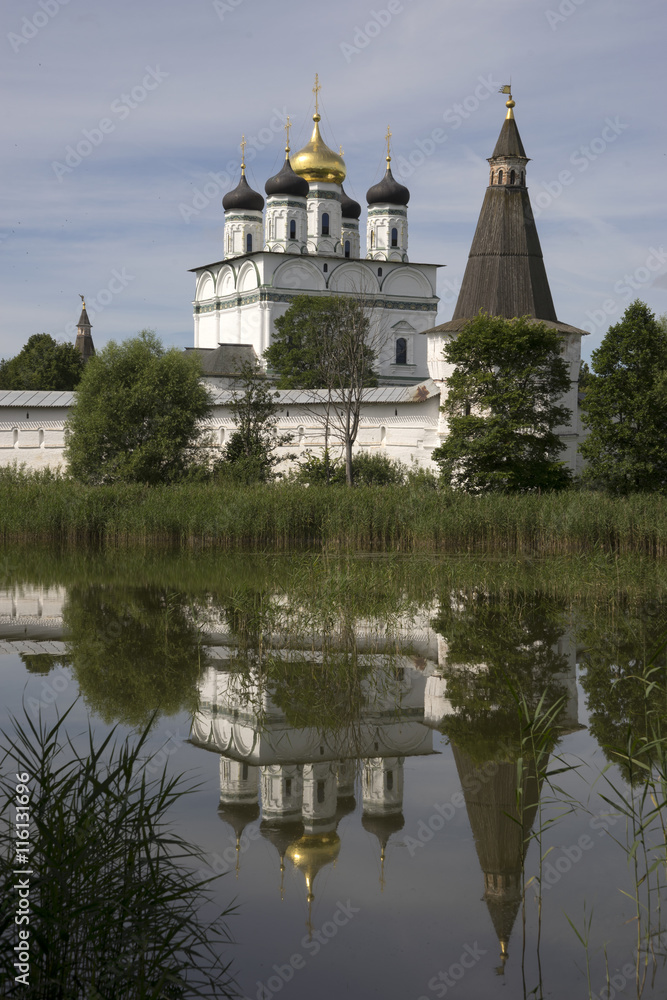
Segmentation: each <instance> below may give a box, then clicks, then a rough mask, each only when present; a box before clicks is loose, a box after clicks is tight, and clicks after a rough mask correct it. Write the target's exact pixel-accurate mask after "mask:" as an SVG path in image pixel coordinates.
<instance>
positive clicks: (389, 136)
mask: <svg viewBox="0 0 667 1000" xmlns="http://www.w3.org/2000/svg"><path fill="white" fill-rule="evenodd" d="M391 136H392V131H391V129H390V127H389V126H388V125H387V134H386V136H385V139H386V140H387V162H389V160H391Z"/></svg>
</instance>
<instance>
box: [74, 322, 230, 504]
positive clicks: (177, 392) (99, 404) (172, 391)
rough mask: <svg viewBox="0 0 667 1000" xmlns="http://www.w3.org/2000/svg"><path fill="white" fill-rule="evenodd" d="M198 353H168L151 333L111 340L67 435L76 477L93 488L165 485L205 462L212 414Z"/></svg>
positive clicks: (91, 369) (86, 378) (92, 367)
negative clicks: (205, 424) (205, 433)
mask: <svg viewBox="0 0 667 1000" xmlns="http://www.w3.org/2000/svg"><path fill="white" fill-rule="evenodd" d="M200 376H201V368H200V362H199V358H198V357H197V356H196V355H195V353H194V352H192V353H190V352H188V353H185V352H183V351H177V350H176V349H175V348H171V349H170V350H165V348H164V347H163V346H162V344H161V342H160V341H159V340H158V338H157V337H156V336H155V334H154V333H153V332H152V331H150V330H143V331H142V332H141V333H140V334H139V336H137V337H133V338H131V339H129V340H126V341H124V342H123V343H122V344H120V345H119V344H117V343H115V341H111V342H110V343H108V344H107V345H106V347H105V348H104V349H103V350H102V351H101V352H100V353H99V354H96V355H95V356H94V357H92V358H91V359H90V360H89V362H88V364H87V365H86V368H85V371H84V374H83V378H82V379H81V383H80V385H79V389H78V391H77V395H76V402H75V405H74V407H73V408H72V411H71V412H70V416H69V419H68V421H67V426H66V430H65V445H66V447H65V456H66V458H67V461H68V463H69V469H70V472H71V474H72V475H73V476H74V477H75V478H76V479H80V480H82V481H83V482H87V483H110V482H118V481H127V482H141V483H149V484H155V483H161V482H170V481H174V480H177V479H179V478H181V477H183V476H184V475H186V474H187V473H188V472H189V471H191V470H192V469H193V468H194V467H196V466H198V465H200V466H201V465H202V463H205V461H206V458H207V456H206V453H205V452H204V453H202V448H201V445H202V444H203V443H204V439H203V437H202V432H201V426H200V424H201V421H202V420H203V419H204V418H205V417H207V416H208V415H209V414H210V412H211V404H210V399H209V395H208V392H207V390H206V387H205V386H204V385H203V384H202V383H201V381H200Z"/></svg>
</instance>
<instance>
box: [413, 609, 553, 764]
mask: <svg viewBox="0 0 667 1000" xmlns="http://www.w3.org/2000/svg"><path fill="white" fill-rule="evenodd" d="M564 611H565V609H564V606H563V605H562V604H560V603H559V602H557V601H554V600H553V599H546V598H545V597H544V596H543V595H541V594H515V595H509V596H507V595H500V594H493V593H491V594H489V593H485V592H481V591H472V592H468V593H452V595H451V596H449V597H448V599H447V600H445V601H443V602H442V603H441V605H440V610H439V612H438V614H437V616H436V617H435V618H434V619H433V622H432V624H433V628H435V629H436V631H438V632H439V633H440V634H441V635H442V636H443V637H444V639H445V641H446V643H447V662H446V663H445V664H441V665H440V672H441V673H442V675H443V676H444V677H445V678H446V680H447V698H448V699H449V701H450V702H451V705H452V708H453V709H454V714H453V715H450V716H446V717H445V719H444V720H443V722H442V726H441V728H442V731H443V732H445V733H446V735H448V736H449V737H450V738H451V740H452V741H453V742H455V743H457V744H458V746H460V747H462V748H464V749H465V750H466V752H468V753H469V754H471V756H472V757H473V758H474V759H476V760H478V761H484V760H489V759H493V758H495V757H496V756H498V755H501V756H503V755H504V756H505V757H507V755H508V754H509V755H510V756H512V752H513V751H512V747H515V748H516V749H517V750H518V749H519V747H520V733H521V725H520V715H519V709H518V703H517V699H518V698H521V697H523V698H525V700H526V703H527V705H528V706H529V707H531V708H534V707H535V706H536V705H537V704H538V702H539V701H540V698H542V696H543V695H544V696H545V704H546V705H547V706H550V705H553V704H554V703H555V702H556V701H558V699H559V698H563V697H564V695H565V692H566V689H565V686H564V684H563V675H564V674H565V672H566V671H567V669H568V660H567V657H566V655H565V654H564V653H563V652H562V639H563V635H564V632H565V625H564V622H563V618H564ZM564 708H565V704H563V709H564Z"/></svg>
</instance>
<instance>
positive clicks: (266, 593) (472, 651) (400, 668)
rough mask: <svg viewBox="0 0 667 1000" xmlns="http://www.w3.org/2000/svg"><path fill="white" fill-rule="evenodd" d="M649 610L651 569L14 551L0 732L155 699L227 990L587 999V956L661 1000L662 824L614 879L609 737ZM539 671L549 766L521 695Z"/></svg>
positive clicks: (630, 683) (615, 775) (657, 696)
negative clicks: (224, 932)
mask: <svg viewBox="0 0 667 1000" xmlns="http://www.w3.org/2000/svg"><path fill="white" fill-rule="evenodd" d="M638 566H639V568H638ZM654 572H655V579H654V578H653V575H652V574H653V573H654ZM578 574H581V575H582V577H583V576H586V580H585V581H584V582H582V585H581V586H580V587H578V586H577V582H576V577H577V575H578ZM659 576H660V579H658V577H659ZM666 629H667V601H666V600H665V593H664V580H663V579H662V576H661V571H659V570H658V569H657V568H656V569H655V571H654V570H653V569H652V568H651V566H650V564H641V565H639V564H636V563H633V564H632V565H631V564H627V565H625V566H619V564H613V565H609V566H608V565H603V564H601V565H600V567H599V571H596V573H593V574H592V576H591V574H590V567H589V566H588V567H585V568H584V567H583V565H581V564H580V565H579V566H578V567H577V565H576V564H568V563H566V562H563V561H559V562H557V561H551V562H543V563H536V564H534V565H533V564H531V565H530V566H528V567H521V566H517V564H516V563H507V564H504V563H491V562H489V563H487V564H484V563H482V562H479V561H478V564H477V566H474V565H472V564H470V563H468V562H467V561H465V560H461V561H460V562H459V563H458V564H457V563H456V562H452V561H450V562H449V563H444V562H443V563H438V562H437V560H426V561H424V560H418V559H415V560H410V559H405V558H404V559H402V560H400V561H396V560H392V559H382V558H377V559H373V558H368V557H365V558H359V559H357V560H355V559H345V560H336V559H325V558H322V557H318V556H315V555H312V556H309V555H299V556H292V557H290V556H282V557H277V556H267V557H261V556H249V555H241V556H239V555H236V556H233V555H229V554H218V555H216V556H212V555H211V554H210V553H209V554H207V555H206V556H203V555H202V556H201V557H199V556H197V555H196V554H189V555H187V556H178V555H169V554H166V555H165V554H162V555H161V554H151V553H148V554H134V555H133V556H129V555H125V556H124V555H123V554H122V553H116V554H110V555H108V556H105V555H103V554H94V553H91V554H90V555H89V556H87V555H86V554H81V555H79V556H77V557H74V556H73V555H72V554H69V555H68V554H65V555H60V556H59V555H57V554H51V555H49V556H48V557H47V556H46V555H44V554H39V553H35V552H30V553H28V554H25V553H19V552H16V553H13V554H12V553H10V555H9V556H8V557H7V559H6V562H5V572H4V579H3V581H2V586H1V587H0V671H1V677H2V693H3V697H2V709H1V712H0V726H1V727H2V728H4V729H6V728H7V724H8V722H9V717H10V715H12V714H16V715H20V713H21V705H22V702H23V704H24V705H25V707H26V711H27V713H28V714H29V715H31V716H32V717H34V716H36V714H37V712H38V711H39V710H40V709H41V711H42V712H43V713H44V714H45V716H46V717H47V718H49V717H50V714H51V715H53V716H55V713H56V711H57V712H59V713H61V714H62V712H63V711H64V710H65V709H66V708H67V707H68V706H70V705H71V704H73V703H75V704H74V708H73V710H72V713H71V715H70V717H69V720H68V726H67V729H68V733H70V734H71V736H72V738H73V739H74V740H75V742H76V741H78V740H81V739H83V738H84V736H85V732H86V729H87V725H88V721H89V720H90V721H91V723H92V725H93V727H94V729H95V731H96V733H98V734H99V735H100V736H102V735H103V734H104V733H106V732H107V731H108V729H109V727H110V726H111V725H113V724H114V723H118V724H119V725H120V732H121V733H123V734H124V733H130V732H133V731H134V730H136V729H137V727H140V726H141V725H142V724H143V723H145V721H146V719H147V718H149V717H150V714H151V712H152V711H153V710H154V709H156V708H159V710H160V714H159V716H158V718H157V720H156V722H155V724H154V727H153V730H152V732H151V736H150V745H151V747H152V748H153V749H156V750H158V756H157V758H156V762H157V764H159V765H161V764H162V763H164V765H165V766H166V767H167V769H168V771H169V772H170V773H176V772H183V771H186V772H188V774H189V775H190V776H191V777H192V778H193V779H194V780H196V781H197V783H198V784H199V787H198V789H197V791H196V792H195V793H193V794H192V795H188V796H187V797H186V798H184V799H181V800H179V802H178V804H177V806H176V807H175V808H174V810H173V812H172V820H173V823H174V825H175V827H176V829H177V831H178V832H179V833H180V834H181V835H182V836H184V837H185V838H186V839H188V841H190V842H192V843H193V844H197V845H198V846H199V847H201V848H202V849H203V851H204V852H205V854H206V858H207V865H208V867H207V869H206V870H205V871H203V872H202V874H206V875H208V874H213V873H217V872H221V871H225V872H226V873H227V874H225V875H224V877H222V878H221V879H219V880H218V881H217V882H216V883H215V885H216V889H215V894H216V903H217V907H218V910H220V909H222V908H223V907H225V906H227V905H228V904H229V903H230V902H231V901H232V900H234V901H235V902H236V905H237V910H236V912H235V913H234V914H233V915H232V916H230V917H229V919H228V926H229V929H230V932H231V935H232V938H233V942H234V943H233V944H232V945H230V946H229V947H228V951H229V957H230V958H231V959H232V961H233V971H234V973H235V976H236V981H237V983H238V987H239V991H240V993H241V995H242V996H245V997H247V998H253V1000H254V998H257V1000H272V998H273V997H274V996H279V997H281V998H283V997H284V998H287V1000H306V998H311V997H313V996H317V997H319V998H321V1000H338V998H340V997H341V996H349V997H351V998H353V1000H356V998H367V997H368V998H372V997H383V998H385V997H388V998H391V1000H393V998H395V1000H423V998H427V1000H432V998H435V997H443V996H452V997H455V998H457V1000H458V998H460V1000H465V998H480V997H482V998H487V997H488V998H495V997H498V998H500V997H504V998H514V997H526V996H540V995H542V996H545V997H547V996H548V997H555V998H560V997H570V998H579V997H581V998H585V997H588V996H589V987H588V985H587V972H586V964H587V958H588V962H589V965H590V990H591V991H592V993H593V995H594V996H596V997H597V996H598V995H599V994H601V993H602V995H603V996H604V995H606V994H605V993H604V990H605V989H606V988H607V972H608V974H609V976H610V980H611V982H610V990H609V994H608V995H609V996H612V995H615V996H617V997H637V996H640V995H641V996H644V997H647V998H649V997H650V998H655V997H665V996H667V968H666V965H665V957H664V956H665V953H666V952H667V947H666V945H667V935H666V934H665V932H666V931H667V922H665V921H664V920H663V923H662V924H661V922H660V921H661V914H660V903H661V901H662V902H664V901H666V899H667V896H666V895H665V893H666V892H667V890H666V889H665V884H666V882H667V872H666V870H665V864H664V860H665V838H664V834H663V833H662V831H661V830H660V829H659V823H658V819H659V817H656V823H654V824H653V827H652V829H651V831H649V833H648V834H647V836H646V838H645V839H646V844H647V852H646V856H644V855H643V854H642V852H641V851H640V852H639V855H638V856H639V871H638V873H636V872H635V870H634V868H633V864H631V863H630V862H629V860H628V850H627V848H628V845H629V844H632V842H633V839H634V834H633V833H632V831H631V829H630V827H629V824H628V822H627V820H626V817H625V816H623V815H621V809H620V808H617V807H616V803H619V804H622V799H621V797H622V796H623V797H625V799H626V800H627V801H630V800H632V797H633V794H632V792H631V787H632V786H631V785H630V784H628V782H627V780H626V779H627V777H628V775H627V772H626V771H625V770H622V769H621V770H619V769H618V768H617V767H615V766H613V765H612V764H611V763H610V761H615V760H616V759H617V758H615V757H614V754H613V751H612V750H611V749H610V747H611V746H612V745H613V744H614V743H619V744H620V745H621V746H622V745H623V744H624V742H625V740H626V734H627V726H628V724H629V723H631V724H632V725H633V726H634V727H635V731H636V732H638V733H640V734H641V733H642V732H645V731H646V720H645V713H644V707H645V701H644V698H643V691H644V688H643V687H642V685H641V682H639V681H637V680H633V679H632V677H633V676H636V675H637V674H638V672H639V671H640V668H641V665H642V664H643V663H646V662H648V661H649V660H650V659H651V656H652V654H653V652H654V651H656V650H658V649H659V646H660V642H661V637H662V638H663V639H664V636H665V631H666ZM655 663H656V664H658V665H661V664H662V667H663V669H662V671H661V672H660V676H659V678H658V679H659V681H660V683H659V685H658V687H657V688H656V689H655V690H654V691H653V692H652V694H651V699H652V700H651V701H650V703H649V708H651V707H653V706H654V705H657V706H658V708H661V709H662V712H663V714H667V713H665V712H664V707H665V703H666V702H665V682H664V653H663V654H662V660H660V655H658V658H657V659H656V660H655ZM543 693H545V694H546V698H545V702H544V708H545V710H549V706H551V705H553V704H555V703H556V702H557V703H558V710H557V712H556V714H555V720H556V722H557V731H556V730H554V731H553V733H552V734H551V735H547V736H546V737H545V739H546V751H547V757H545V760H546V759H548V760H549V764H548V768H547V767H546V766H542V767H539V766H538V765H539V761H538V762H537V764H536V761H535V759H534V755H533V754H532V753H531V752H530V749H529V745H528V731H527V730H526V728H525V726H524V728H523V729H522V726H521V724H520V722H519V709H518V708H517V704H516V698H519V699H521V697H524V698H525V699H526V704H527V705H528V706H532V708H533V709H534V707H535V705H536V704H537V703H538V702H539V699H540V697H541V695H542V694H543ZM642 727H643V729H642ZM522 736H523V742H522ZM521 762H523V763H521ZM561 769H563V770H561ZM605 769H606V770H605ZM545 770H547V771H553V772H556V771H560V773H557V774H556V773H553V774H546V775H545V774H544V771H545ZM610 782H611V783H613V787H612V784H610ZM642 787H643V786H642V784H641V782H640V783H636V784H635V792H634V795H635V799H636V798H637V796H639V795H640V794H641V790H642ZM660 794H662V799H660V798H659V797H658V804H662V802H664V789H663V790H662V792H660V790H658V796H660ZM518 803H519V804H520V805H521V809H520V810H519V808H518ZM646 808H647V811H648V809H650V808H651V803H650V801H649V802H648V805H647V807H646ZM540 831H541V832H540ZM645 857H646V858H648V865H649V867H650V866H651V865H652V864H653V863H654V861H656V860H660V859H661V860H660V863H659V864H658V865H657V866H656V867H655V868H654V870H653V871H652V872H651V873H650V874H649V875H648V877H646V878H643V876H644V875H645V870H644V869H643V868H642V865H645V864H646V861H645ZM642 878H643V880H642V882H641V885H640V886H639V888H637V882H638V881H639V880H640V879H642ZM540 886H541V892H540ZM540 896H541V907H540V906H539V899H540ZM637 899H639V913H640V919H639V920H638V919H637V912H638V906H637ZM211 912H212V913H213V911H211ZM589 920H590V928H589V931H588V939H589V946H588V949H586V948H584V946H583V944H582V942H581V941H580V940H579V939H578V937H577V934H576V933H575V931H574V929H573V927H572V926H571V924H570V921H571V922H572V924H574V925H575V927H576V928H577V929H578V930H579V932H580V933H581V934H582V935H584V931H583V928H584V925H585V924H586V925H588V922H589ZM638 945H639V952H638ZM605 954H606V958H605ZM638 954H639V958H638V957H637V956H638ZM637 970H639V979H638V976H637Z"/></svg>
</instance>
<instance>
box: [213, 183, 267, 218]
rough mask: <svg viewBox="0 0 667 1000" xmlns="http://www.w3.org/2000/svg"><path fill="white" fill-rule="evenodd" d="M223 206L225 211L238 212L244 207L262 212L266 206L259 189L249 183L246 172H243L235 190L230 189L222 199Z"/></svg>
mask: <svg viewBox="0 0 667 1000" xmlns="http://www.w3.org/2000/svg"><path fill="white" fill-rule="evenodd" d="M222 207H223V208H224V210H225V212H238V211H240V210H242V209H244V208H245V209H248V210H252V211H253V212H261V211H262V209H263V208H264V199H263V198H262V196H261V194H260V193H259V192H258V191H253V189H252V188H251V187H250V185H249V184H248V182H247V180H246V178H245V174H241V180H240V181H239V182H238V184H237V185H236V187H235V188H234V190H233V191H228V192H227V194H226V195H225V197H224V198H223V199H222Z"/></svg>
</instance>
